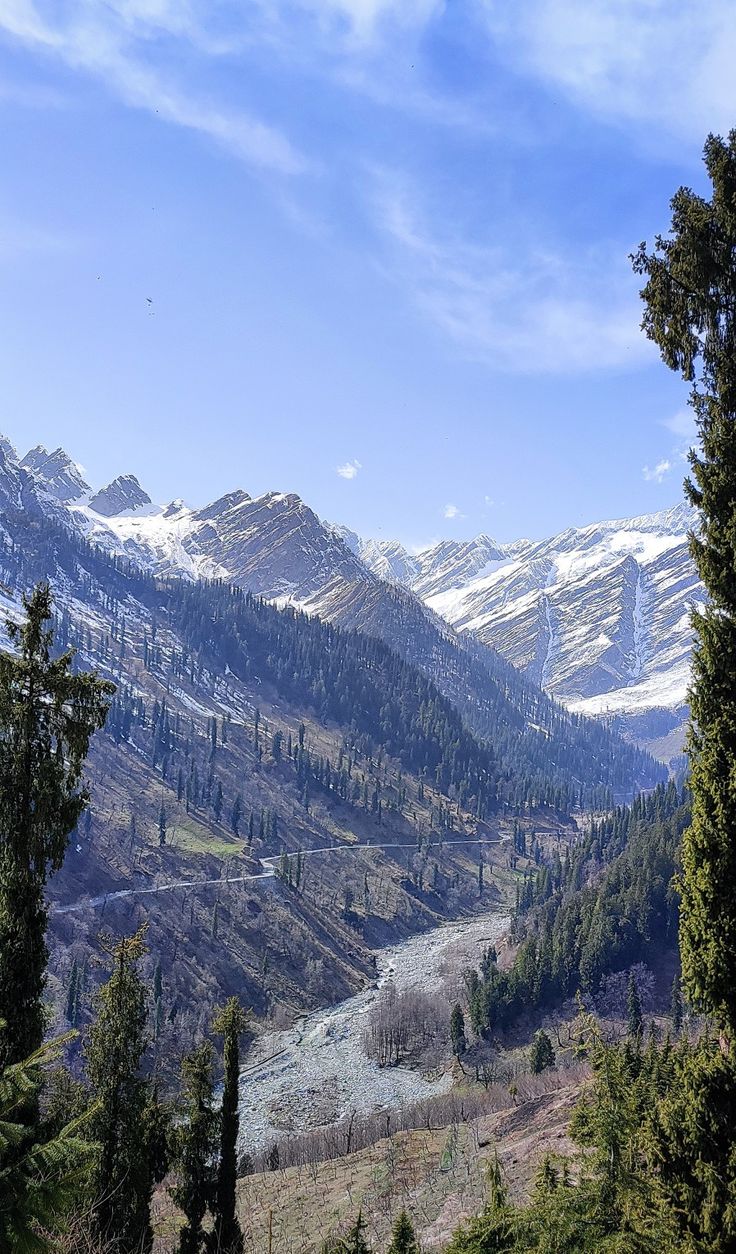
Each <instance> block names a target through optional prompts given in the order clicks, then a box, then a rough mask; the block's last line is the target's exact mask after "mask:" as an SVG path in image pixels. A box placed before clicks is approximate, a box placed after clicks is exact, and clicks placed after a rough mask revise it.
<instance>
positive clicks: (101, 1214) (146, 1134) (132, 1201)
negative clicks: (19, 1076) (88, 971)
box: [85, 928, 161, 1254]
mask: <svg viewBox="0 0 736 1254" xmlns="http://www.w3.org/2000/svg"><path fill="white" fill-rule="evenodd" d="M144 934H145V930H144V929H143V928H141V929H140V930H139V931H138V932H136V933H135V935H134V936H129V937H126V938H125V939H123V940H121V941H119V942H118V943H117V944H116V945H115V946H114V948H113V949H112V954H111V957H112V974H111V975H110V978H109V980H108V981H107V983H106V984H104V985H103V986H102V988H101V989H100V991H99V993H98V994H97V996H96V998H95V1010H96V1016H95V1019H94V1021H93V1023H92V1026H91V1027H90V1030H89V1034H88V1039H87V1042H86V1047H85V1053H86V1057H87V1074H88V1076H89V1080H90V1083H91V1085H92V1090H93V1094H94V1098H95V1111H94V1114H93V1116H92V1119H91V1121H90V1135H91V1136H92V1137H93V1139H94V1140H95V1141H96V1142H97V1144H98V1154H97V1161H96V1163H95V1169H94V1173H93V1180H92V1186H93V1189H92V1191H93V1199H94V1201H93V1225H94V1228H95V1230H96V1231H97V1233H98V1234H99V1236H100V1237H101V1239H103V1240H105V1241H109V1242H110V1243H111V1244H113V1245H114V1247H115V1249H116V1250H120V1252H121V1254H134V1252H135V1254H138V1251H141V1250H149V1249H150V1248H151V1244H152V1241H153V1234H152V1231H151V1224H150V1216H149V1207H150V1202H151V1196H152V1193H153V1186H154V1183H155V1182H156V1178H157V1177H159V1176H160V1174H161V1173H160V1172H159V1171H156V1170H155V1169H154V1164H153V1162H152V1158H153V1155H152V1145H151V1138H150V1121H151V1105H152V1104H151V1092H150V1086H149V1084H148V1082H147V1081H146V1079H145V1078H144V1077H143V1075H142V1071H141V1063H142V1060H143V1055H144V1052H145V1049H146V1044H147V1040H146V1020H147V1005H146V1000H147V999H146V989H145V985H144V983H143V980H142V978H141V975H140V972H139V970H138V966H139V963H140V961H141V959H142V958H143V955H144V954H145V952H146V949H145V943H144ZM156 1157H157V1158H160V1154H159V1153H158V1151H157V1154H156Z"/></svg>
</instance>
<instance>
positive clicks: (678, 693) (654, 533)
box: [341, 503, 704, 740]
mask: <svg viewBox="0 0 736 1254" xmlns="http://www.w3.org/2000/svg"><path fill="white" fill-rule="evenodd" d="M696 526H697V516H696V513H695V511H694V510H693V509H691V507H690V506H688V505H686V504H684V503H683V504H680V505H676V506H674V507H673V508H671V509H666V510H661V511H659V512H657V513H652V514H645V515H642V516H640V517H638V518H622V519H615V520H613V521H610V522H600V523H593V524H592V525H590V526H588V527H580V528H570V529H568V530H566V531H563V532H561V533H560V534H559V535H556V536H553V537H551V538H550V539H548V540H542V541H531V540H518V541H516V542H515V543H513V544H507V545H504V544H497V543H496V542H495V541H494V540H491V539H490V538H489V537H488V536H485V535H480V536H477V537H476V538H475V539H474V540H470V541H451V540H450V541H443V542H442V543H440V544H437V545H434V546H432V547H431V548H427V549H424V550H422V551H421V552H419V553H417V554H409V553H407V552H406V550H404V549H402V547H401V546H400V545H398V544H396V543H395V542H391V541H379V542H375V541H368V542H363V541H361V540H360V539H359V538H358V537H356V536H353V535H352V533H350V534H346V533H345V532H344V531H343V530H342V529H341V534H343V535H345V538H346V540H347V541H348V542H349V543H350V544H351V547H352V549H353V551H354V552H355V553H357V554H358V555H359V556H360V557H361V560H362V561H364V562H365V563H366V564H367V565H368V566H370V568H371V569H373V570H375V571H376V572H377V573H381V574H382V576H383V577H384V578H387V577H390V578H394V579H396V580H398V581H400V582H401V583H402V584H404V585H405V586H406V587H409V588H411V589H412V590H413V591H414V592H415V594H416V595H417V596H419V597H421V598H422V600H423V601H424V603H425V604H426V605H427V606H429V608H430V609H432V610H434V611H435V612H436V613H437V614H439V615H440V616H441V617H442V618H444V619H445V620H446V621H447V622H448V623H451V624H452V625H453V626H454V627H455V628H456V629H457V630H458V631H460V632H468V633H471V634H472V635H473V636H475V637H476V638H477V639H479V640H482V641H483V642H484V643H486V644H490V645H492V646H493V647H494V648H495V649H497V650H498V651H499V653H501V654H502V655H503V656H504V657H505V658H507V659H508V660H509V661H510V662H512V663H513V664H514V666H516V667H517V668H518V669H520V670H521V671H523V672H524V673H525V674H526V675H528V676H529V677H530V678H531V679H534V680H535V681H536V682H537V683H539V684H540V685H541V686H542V687H543V688H544V690H545V691H546V692H548V693H549V694H550V695H551V696H553V697H555V698H556V699H557V700H559V701H561V702H563V704H565V705H566V706H567V707H568V709H571V710H577V711H580V712H581V713H585V714H590V715H608V716H613V717H615V718H617V719H618V720H620V721H621V722H623V723H625V725H626V726H627V727H628V728H629V729H636V731H637V732H638V734H639V736H640V737H641V738H643V739H647V740H650V739H655V740H656V739H657V738H659V737H660V736H666V733H667V732H668V731H670V730H671V729H679V728H680V727H681V725H682V722H683V719H684V717H685V715H686V701H687V686H688V683H689V676H690V652H691V645H692V630H691V626H690V609H691V606H692V605H693V604H702V602H703V600H704V592H703V589H702V586H701V584H700V582H699V580H698V576H697V573H696V570H695V567H694V564H693V562H692V559H691V557H690V553H689V548H688V532H689V531H691V530H692V529H693V528H695V527H696ZM389 567H390V571H391V573H390V574H389V573H388V568H389Z"/></svg>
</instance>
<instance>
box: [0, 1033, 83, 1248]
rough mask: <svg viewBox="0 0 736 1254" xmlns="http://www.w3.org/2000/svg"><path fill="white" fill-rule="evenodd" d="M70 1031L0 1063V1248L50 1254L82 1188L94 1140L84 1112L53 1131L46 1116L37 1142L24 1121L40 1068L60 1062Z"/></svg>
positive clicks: (40, 1076)
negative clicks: (13, 1060)
mask: <svg viewBox="0 0 736 1254" xmlns="http://www.w3.org/2000/svg"><path fill="white" fill-rule="evenodd" d="M73 1036H74V1033H69V1035H68V1036H65V1037H61V1038H59V1039H58V1040H56V1041H51V1042H47V1043H46V1044H45V1045H43V1046H41V1048H40V1049H38V1050H37V1051H36V1052H35V1054H33V1055H32V1056H31V1057H30V1058H27V1059H25V1060H24V1061H23V1062H18V1063H14V1064H12V1065H11V1066H7V1067H3V1068H2V1069H0V1249H2V1250H7V1251H13V1250H17V1251H26V1250H27V1251H29V1254H30V1251H33V1252H34V1254H42V1252H43V1251H48V1252H49V1254H52V1252H53V1251H54V1250H58V1248H59V1244H58V1243H57V1239H56V1238H57V1237H59V1236H60V1234H61V1233H62V1232H63V1231H64V1229H65V1227H66V1220H67V1218H68V1217H69V1216H70V1215H72V1214H74V1213H75V1212H78V1209H79V1201H80V1197H84V1196H85V1194H86V1189H87V1183H88V1178H89V1172H90V1168H91V1165H92V1161H93V1159H94V1155H95V1146H94V1145H93V1144H91V1142H90V1141H89V1139H87V1133H88V1128H87V1120H86V1119H85V1118H84V1116H83V1115H82V1116H80V1117H78V1118H77V1119H75V1120H74V1121H73V1122H71V1123H68V1124H66V1125H64V1124H62V1125H61V1126H60V1127H58V1128H55V1129H53V1131H51V1130H50V1129H49V1127H48V1121H47V1124H46V1126H45V1128H44V1132H45V1136H44V1137H43V1139H42V1141H41V1142H40V1143H39V1140H38V1139H37V1138H38V1133H39V1130H38V1127H34V1126H28V1125H26V1124H25V1122H24V1116H25V1112H26V1111H28V1110H29V1109H30V1110H35V1109H36V1108H37V1106H38V1098H39V1094H40V1092H41V1088H42V1085H43V1077H44V1071H45V1070H46V1069H47V1068H48V1067H49V1066H51V1065H52V1064H56V1063H58V1062H59V1059H60V1058H61V1055H62V1052H63V1049H64V1046H65V1045H66V1044H67V1043H68V1041H69V1040H70V1039H71V1038H72V1037H73ZM29 1095H32V1099H31V1100H29ZM42 1232H43V1236H42V1235H41V1233H42Z"/></svg>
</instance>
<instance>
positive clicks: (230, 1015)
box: [212, 997, 250, 1254]
mask: <svg viewBox="0 0 736 1254" xmlns="http://www.w3.org/2000/svg"><path fill="white" fill-rule="evenodd" d="M249 1022H250V1017H249V1015H248V1012H247V1011H246V1010H244V1009H243V1007H242V1006H241V1005H240V1002H239V1001H238V999H237V997H230V998H229V999H228V1001H227V1002H226V1003H225V1005H224V1006H223V1007H222V1009H221V1010H220V1011H218V1013H217V1015H216V1016H215V1021H214V1023H213V1025H212V1027H213V1031H215V1032H217V1033H218V1034H219V1035H221V1036H222V1037H223V1038H224V1039H223V1062H224V1071H225V1077H224V1084H223V1090H222V1107H221V1110H220V1161H219V1164H218V1168H217V1193H216V1197H215V1226H214V1232H213V1236H214V1249H216V1250H218V1251H222V1254H242V1251H243V1234H242V1232H241V1230H240V1224H239V1223H238V1220H237V1218H236V1216H235V1181H236V1176H237V1140H238V1094H239V1089H238V1081H239V1077H240V1037H241V1036H242V1034H243V1033H244V1032H245V1031H246V1030H247V1028H248V1024H249Z"/></svg>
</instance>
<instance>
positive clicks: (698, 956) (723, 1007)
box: [633, 131, 736, 1036]
mask: <svg viewBox="0 0 736 1254" xmlns="http://www.w3.org/2000/svg"><path fill="white" fill-rule="evenodd" d="M704 161H705V168H706V171H707V174H708V178H709V180H710V185H711V196H710V199H706V197H705V196H701V195H697V194H696V193H695V192H693V191H691V190H690V188H687V187H681V188H680V189H679V191H677V192H676V193H675V195H674V197H673V199H672V202H671V208H672V221H671V226H670V231H669V233H668V234H667V235H666V236H663V235H658V236H657V237H656V239H655V244H654V250H653V251H652V252H651V253H648V252H647V250H646V246H645V245H644V244H642V245H641V246H640V248H639V251H638V252H637V254H636V256H635V257H634V259H633V260H634V268H635V270H636V271H637V272H638V273H639V274H642V275H645V276H646V280H647V281H646V285H645V286H644V288H643V290H642V293H641V295H642V299H643V301H644V304H645V312H644V318H643V322H642V326H643V328H644V330H645V331H646V334H647V335H648V336H649V338H650V339H651V340H653V341H654V342H655V343H656V344H657V345H658V347H659V349H660V352H661V355H662V358H663V360H664V362H665V363H666V365H668V366H669V367H670V369H671V370H674V371H677V372H678V373H680V374H681V375H682V377H683V378H684V379H685V380H686V381H687V382H689V383H690V384H691V385H692V388H691V393H690V404H691V407H692V409H693V412H694V415H695V421H696V425H697V430H698V436H699V440H700V447H699V449H698V450H697V451H693V452H692V453H691V454H690V463H691V466H692V478H691V479H689V480H688V481H687V482H686V485H685V489H686V492H687V495H688V497H689V499H690V501H691V502H692V503H693V505H695V506H696V507H697V509H698V510H699V512H700V525H699V527H698V529H697V532H696V533H694V534H693V535H692V536H691V538H690V547H691V552H692V555H693V558H694V560H695V564H696V566H697V568H698V572H699V574H700V577H701V579H702V580H703V583H704V585H705V588H706V590H707V593H708V597H709V603H708V605H707V606H705V607H704V608H703V609H699V610H696V611H694V612H693V626H694V629H695V634H696V645H695V651H694V657H693V682H692V687H691V691H690V708H691V712H692V723H691V728H690V737H689V755H690V765H691V780H690V787H691V790H692V796H693V816H692V824H691V826H690V827H689V829H688V830H687V832H686V834H685V837H684V841H683V854H682V862H683V874H682V884H681V891H682V907H681V921H680V950H681V957H682V979H683V986H684V989H685V993H686V995H687V999H688V1001H689V1002H690V1003H691V1004H692V1005H693V1006H694V1007H695V1008H696V1009H699V1010H702V1011H704V1012H705V1013H708V1014H712V1015H715V1016H716V1018H717V1019H718V1021H719V1023H720V1024H721V1025H722V1026H723V1027H724V1028H726V1029H727V1030H728V1032H729V1034H730V1035H731V1036H733V1035H734V1032H736V772H734V769H733V763H734V760H736V682H735V680H736V131H732V132H731V133H730V135H729V136H728V139H726V140H724V139H721V138H718V137H716V136H714V135H710V136H709V137H708V140H707V141H706V144H705V151H704Z"/></svg>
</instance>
